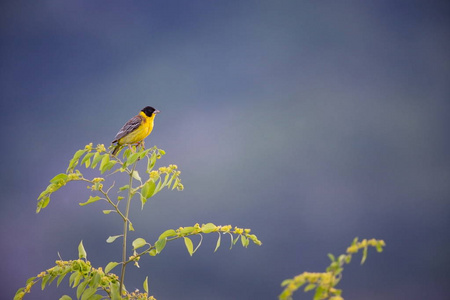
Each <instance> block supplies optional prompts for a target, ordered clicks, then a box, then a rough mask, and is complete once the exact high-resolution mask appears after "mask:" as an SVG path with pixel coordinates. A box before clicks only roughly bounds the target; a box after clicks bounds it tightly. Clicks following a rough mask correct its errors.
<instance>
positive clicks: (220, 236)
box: [214, 232, 222, 252]
mask: <svg viewBox="0 0 450 300" xmlns="http://www.w3.org/2000/svg"><path fill="white" fill-rule="evenodd" d="M221 238H222V235H221V234H220V232H219V238H218V239H217V243H216V249H214V252H216V251H217V249H219V247H220V240H221Z"/></svg>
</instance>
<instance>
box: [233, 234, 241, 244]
mask: <svg viewBox="0 0 450 300" xmlns="http://www.w3.org/2000/svg"><path fill="white" fill-rule="evenodd" d="M240 237H241V236H240V235H238V236H237V237H236V238H235V239H234V240H233V245H236V243H237V241H238V240H239V238H240Z"/></svg>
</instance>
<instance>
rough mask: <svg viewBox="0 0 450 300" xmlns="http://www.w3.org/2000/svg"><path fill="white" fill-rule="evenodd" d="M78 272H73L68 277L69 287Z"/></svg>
mask: <svg viewBox="0 0 450 300" xmlns="http://www.w3.org/2000/svg"><path fill="white" fill-rule="evenodd" d="M78 274H79V272H73V273H72V275H70V277H69V286H72V284H73V282H74V281H75V278H76V277H77V276H78Z"/></svg>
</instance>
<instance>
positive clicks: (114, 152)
mask: <svg viewBox="0 0 450 300" xmlns="http://www.w3.org/2000/svg"><path fill="white" fill-rule="evenodd" d="M119 150H120V145H119V144H117V146H116V147H115V148H114V150H113V152H112V156H116V154H117V152H119Z"/></svg>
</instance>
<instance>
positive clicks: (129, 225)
mask: <svg viewBox="0 0 450 300" xmlns="http://www.w3.org/2000/svg"><path fill="white" fill-rule="evenodd" d="M128 230H129V231H134V227H133V223H131V222H130V221H128Z"/></svg>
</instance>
